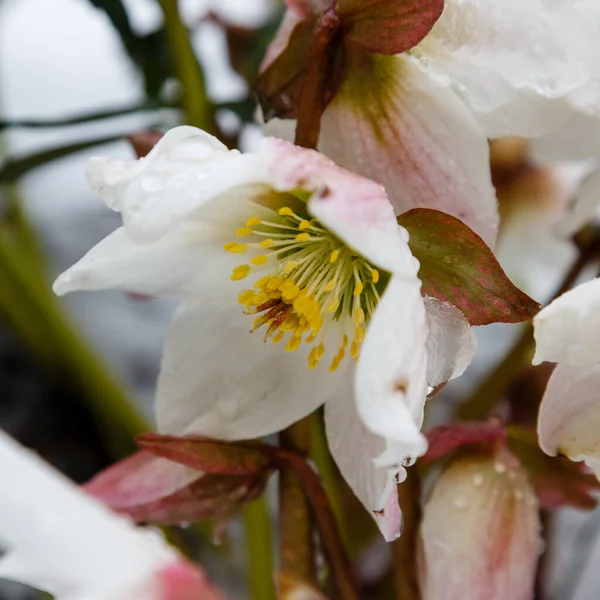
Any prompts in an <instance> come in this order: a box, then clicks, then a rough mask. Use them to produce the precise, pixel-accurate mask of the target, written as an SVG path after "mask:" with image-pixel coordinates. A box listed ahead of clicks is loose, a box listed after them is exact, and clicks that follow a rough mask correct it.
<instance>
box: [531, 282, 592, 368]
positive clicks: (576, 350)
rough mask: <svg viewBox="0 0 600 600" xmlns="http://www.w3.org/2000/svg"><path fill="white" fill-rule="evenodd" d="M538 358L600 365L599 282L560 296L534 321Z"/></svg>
mask: <svg viewBox="0 0 600 600" xmlns="http://www.w3.org/2000/svg"><path fill="white" fill-rule="evenodd" d="M533 325H534V331H535V342H536V349H535V356H534V357H533V364H534V365H539V364H540V363H542V362H544V361H545V360H547V361H550V362H560V363H566V364H569V365H572V366H575V367H577V366H586V365H591V364H594V363H599V362H600V337H599V336H598V331H599V330H600V279H592V280H591V281H587V282H586V283H582V284H581V285H579V286H577V287H576V288H574V289H572V290H570V291H568V292H566V293H565V294H563V295H562V296H559V297H558V298H557V299H556V300H554V301H553V302H551V303H550V304H549V305H548V306H546V307H545V308H543V309H542V310H541V311H540V312H539V313H538V314H537V315H536V316H535V318H534V319H533Z"/></svg>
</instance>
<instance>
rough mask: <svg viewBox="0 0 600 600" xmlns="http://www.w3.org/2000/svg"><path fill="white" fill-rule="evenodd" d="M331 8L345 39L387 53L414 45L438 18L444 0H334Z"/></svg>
mask: <svg viewBox="0 0 600 600" xmlns="http://www.w3.org/2000/svg"><path fill="white" fill-rule="evenodd" d="M335 8H336V12H337V13H338V14H339V15H340V17H342V19H343V21H344V30H345V32H344V39H345V41H347V42H350V43H351V44H353V45H354V46H357V47H358V48H359V49H360V50H363V51H365V52H371V53H377V54H388V55H389V54H399V53H400V52H405V51H406V50H410V49H411V48H413V47H414V46H416V45H417V44H418V43H419V42H420V41H421V40H422V39H423V38H424V37H425V36H426V35H427V34H428V33H429V32H430V31H431V28H432V27H433V26H434V25H435V23H436V21H437V20H438V19H439V17H440V15H441V14H442V11H443V10H444V0H336V5H335Z"/></svg>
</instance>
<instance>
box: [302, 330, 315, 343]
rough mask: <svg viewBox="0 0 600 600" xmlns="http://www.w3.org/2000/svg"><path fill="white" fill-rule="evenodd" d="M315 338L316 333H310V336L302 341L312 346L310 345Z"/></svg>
mask: <svg viewBox="0 0 600 600" xmlns="http://www.w3.org/2000/svg"><path fill="white" fill-rule="evenodd" d="M316 337H317V334H316V332H313V333H311V334H310V335H309V336H308V337H307V338H306V340H304V341H305V342H306V343H307V344H312V343H313V342H314V341H315V339H316Z"/></svg>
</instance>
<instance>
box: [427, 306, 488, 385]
mask: <svg viewBox="0 0 600 600" xmlns="http://www.w3.org/2000/svg"><path fill="white" fill-rule="evenodd" d="M424 302H425V310H426V311H427V328H428V329H429V336H428V337H427V383H428V384H429V385H430V386H432V387H435V386H437V385H440V384H441V383H445V382H446V381H450V380H451V379H455V378H456V377H459V376H460V375H462V374H463V373H464V372H465V371H466V369H467V367H468V366H469V365H470V364H471V361H472V360H473V357H474V356H475V353H476V352H477V338H476V337H475V334H474V333H473V330H472V329H471V326H470V325H469V322H468V321H467V320H466V319H465V316H464V315H463V313H462V311H460V310H459V309H458V308H456V306H454V305H452V304H450V303H449V302H441V301H440V300H437V299H436V298H424Z"/></svg>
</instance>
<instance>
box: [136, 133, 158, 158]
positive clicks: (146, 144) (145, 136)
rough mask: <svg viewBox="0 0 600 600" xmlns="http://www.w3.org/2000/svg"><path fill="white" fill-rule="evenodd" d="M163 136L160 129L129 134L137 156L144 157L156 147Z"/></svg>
mask: <svg viewBox="0 0 600 600" xmlns="http://www.w3.org/2000/svg"><path fill="white" fill-rule="evenodd" d="M162 136H163V134H162V133H160V132H158V131H144V132H142V133H134V134H132V135H128V136H127V139H128V140H129V143H130V144H131V145H132V146H133V149H134V151H135V154H136V156H137V157H138V158H142V157H144V156H146V155H147V154H148V153H149V152H150V150H152V148H154V146H155V145H156V143H157V142H158V140H160V138H161V137H162Z"/></svg>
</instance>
